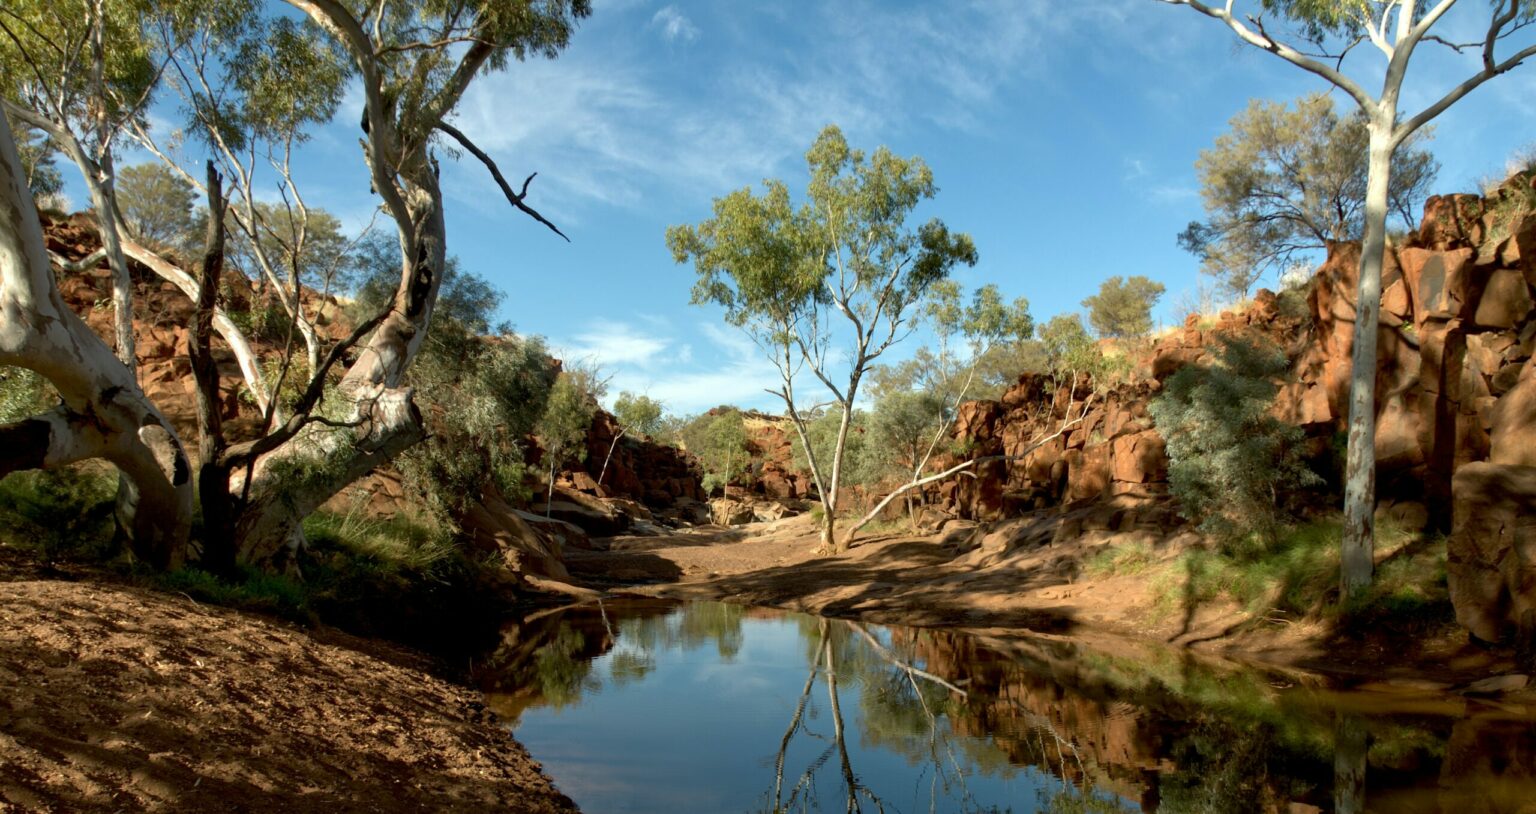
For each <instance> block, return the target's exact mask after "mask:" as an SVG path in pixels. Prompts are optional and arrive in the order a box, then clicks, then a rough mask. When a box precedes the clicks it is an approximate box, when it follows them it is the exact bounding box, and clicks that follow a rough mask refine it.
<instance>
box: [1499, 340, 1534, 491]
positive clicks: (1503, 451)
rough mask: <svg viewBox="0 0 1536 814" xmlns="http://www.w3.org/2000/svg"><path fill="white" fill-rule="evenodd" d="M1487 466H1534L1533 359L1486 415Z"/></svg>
mask: <svg viewBox="0 0 1536 814" xmlns="http://www.w3.org/2000/svg"><path fill="white" fill-rule="evenodd" d="M1489 424H1490V425H1491V432H1490V433H1489V436H1490V440H1489V447H1490V450H1489V456H1488V460H1489V462H1491V463H1496V464H1507V465H1515V466H1536V359H1532V360H1529V361H1527V362H1526V363H1525V368H1524V369H1523V370H1522V371H1521V373H1520V376H1519V378H1518V379H1517V380H1516V382H1515V385H1514V386H1513V387H1511V388H1510V390H1509V392H1507V393H1505V394H1504V395H1503V396H1500V397H1499V400H1498V401H1496V402H1494V405H1493V409H1492V410H1491V411H1490V413H1489Z"/></svg>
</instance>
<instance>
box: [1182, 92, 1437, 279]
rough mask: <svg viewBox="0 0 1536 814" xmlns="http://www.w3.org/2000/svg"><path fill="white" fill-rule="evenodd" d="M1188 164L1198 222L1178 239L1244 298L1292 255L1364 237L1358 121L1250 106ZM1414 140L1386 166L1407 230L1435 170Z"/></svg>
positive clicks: (1306, 105)
mask: <svg viewBox="0 0 1536 814" xmlns="http://www.w3.org/2000/svg"><path fill="white" fill-rule="evenodd" d="M1228 126H1229V129H1228V131H1227V132H1226V133H1223V134H1222V135H1221V136H1219V137H1217V139H1216V143H1215V144H1214V145H1212V146H1211V147H1209V148H1207V149H1205V150H1203V151H1201V153H1200V159H1199V161H1197V162H1196V163H1195V169H1196V172H1197V173H1198V175H1199V179H1200V195H1201V198H1202V199H1203V201H1204V203H1205V211H1206V215H1207V220H1206V221H1204V222H1194V223H1191V224H1190V225H1189V228H1187V229H1186V230H1185V231H1184V232H1183V233H1182V234H1180V235H1179V245H1180V246H1182V247H1184V248H1185V249H1187V250H1188V251H1190V252H1192V253H1193V254H1195V255H1196V256H1197V257H1199V258H1200V259H1201V261H1202V271H1204V272H1205V273H1207V274H1210V275H1211V276H1213V277H1215V278H1217V279H1218V280H1220V281H1221V283H1222V284H1223V286H1224V287H1225V288H1226V289H1228V290H1229V291H1230V292H1231V293H1232V294H1234V295H1236V296H1238V297H1245V296H1247V294H1248V291H1249V289H1251V288H1252V287H1253V285H1254V283H1256V282H1257V281H1258V280H1259V279H1261V278H1262V277H1263V276H1264V275H1265V274H1267V273H1269V272H1271V271H1276V270H1279V271H1283V270H1284V269H1285V268H1286V267H1287V266H1289V265H1291V264H1292V263H1293V262H1294V261H1295V260H1296V259H1297V256H1298V254H1300V253H1304V252H1307V251H1311V250H1316V249H1322V248H1325V247H1326V246H1327V245H1328V243H1329V242H1333V241H1344V240H1359V239H1360V238H1361V236H1362V235H1363V234H1364V232H1365V187H1366V179H1367V175H1368V166H1367V164H1368V162H1367V161H1366V152H1367V150H1366V148H1367V145H1368V143H1369V141H1370V135H1369V133H1367V132H1366V124H1365V117H1364V116H1363V115H1362V114H1361V113H1359V112H1358V111H1357V112H1354V113H1352V114H1348V115H1343V116H1341V115H1340V114H1339V112H1338V110H1337V109H1336V107H1335V105H1334V102H1333V98H1332V97H1330V96H1328V95H1327V94H1324V93H1314V94H1312V95H1309V96H1304V97H1302V98H1301V99H1298V100H1296V101H1295V102H1294V103H1293V104H1289V105H1288V104H1285V103H1283V102H1271V101H1268V100H1264V99H1254V100H1253V101H1252V102H1250V103H1249V105H1248V107H1247V108H1246V109H1245V110H1243V111H1242V112H1241V113H1238V114H1237V115H1236V116H1234V117H1232V120H1231V121H1230V122H1229V123H1228ZM1426 138H1427V135H1426V134H1425V133H1422V132H1421V133H1419V134H1416V135H1415V136H1414V137H1413V138H1411V139H1410V140H1409V141H1408V142H1407V143H1406V144H1404V145H1403V146H1402V147H1401V148H1399V149H1398V151H1397V152H1396V154H1394V156H1393V159H1392V180H1391V186H1390V187H1389V190H1388V195H1389V199H1388V203H1389V207H1390V210H1391V213H1392V215H1393V217H1394V218H1395V219H1396V220H1397V222H1398V223H1399V224H1400V225H1402V226H1403V227H1405V228H1412V227H1413V226H1414V224H1415V223H1416V219H1417V217H1418V210H1419V208H1421V207H1422V205H1423V202H1424V198H1425V197H1427V195H1428V190H1429V186H1430V184H1431V183H1433V182H1434V179H1435V175H1436V173H1437V171H1438V169H1439V165H1438V163H1437V162H1436V161H1435V159H1434V156H1432V155H1431V154H1430V153H1429V152H1428V151H1427V150H1423V149H1419V148H1418V145H1419V144H1421V143H1422V142H1423V141H1424V140H1425V139H1426Z"/></svg>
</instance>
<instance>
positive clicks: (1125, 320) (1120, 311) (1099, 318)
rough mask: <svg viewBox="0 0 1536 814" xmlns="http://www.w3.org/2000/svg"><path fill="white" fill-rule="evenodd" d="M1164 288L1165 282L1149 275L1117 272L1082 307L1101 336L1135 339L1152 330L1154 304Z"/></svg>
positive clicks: (1084, 301)
mask: <svg viewBox="0 0 1536 814" xmlns="http://www.w3.org/2000/svg"><path fill="white" fill-rule="evenodd" d="M1163 290H1164V289H1163V284H1162V283H1157V282H1153V281H1152V280H1151V279H1149V278H1147V277H1142V276H1140V275H1137V276H1134V277H1121V276H1120V275H1118V274H1117V275H1115V276H1113V277H1111V278H1109V279H1107V280H1105V281H1104V282H1103V283H1101V284H1100V285H1099V293H1097V294H1095V295H1093V296H1091V297H1088V298H1087V299H1085V300H1083V307H1084V308H1087V309H1088V322H1089V323H1090V324H1092V325H1093V329H1094V330H1095V331H1097V332H1098V333H1099V335H1100V336H1106V337H1112V338H1115V339H1136V338H1139V337H1143V336H1146V335H1147V334H1148V333H1149V332H1150V331H1151V330H1152V306H1154V305H1156V304H1157V301H1158V299H1159V298H1161V297H1162V296H1163Z"/></svg>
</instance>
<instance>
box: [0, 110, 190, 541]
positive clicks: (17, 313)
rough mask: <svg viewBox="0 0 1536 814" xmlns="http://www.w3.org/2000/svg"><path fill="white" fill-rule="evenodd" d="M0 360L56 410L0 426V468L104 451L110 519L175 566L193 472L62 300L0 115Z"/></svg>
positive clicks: (47, 464)
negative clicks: (111, 489)
mask: <svg viewBox="0 0 1536 814" xmlns="http://www.w3.org/2000/svg"><path fill="white" fill-rule="evenodd" d="M0 364H8V365H16V366H20V367H26V368H30V369H32V370H35V371H37V372H39V373H41V374H42V375H43V376H45V377H46V378H47V379H48V380H49V382H50V383H51V384H53V386H54V388H55V389H56V390H57V391H58V392H59V396H60V399H61V402H62V403H61V404H60V406H59V407H58V408H56V409H54V410H52V411H50V412H48V413H45V414H43V415H41V416H36V417H34V418H31V419H28V420H25V421H21V422H17V423H15V424H12V425H9V426H7V427H5V428H3V429H0V438H3V439H4V441H5V443H4V444H3V446H0V449H4V452H3V453H0V457H3V459H4V463H0V472H8V471H14V470H16V469H25V468H52V467H57V466H61V465H63V464H66V463H70V462H73V461H77V460H82V459H85V458H94V457H102V458H106V459H107V460H110V461H111V462H113V463H114V464H116V465H117V467H118V469H119V470H120V471H121V473H122V475H123V477H124V483H125V486H126V488H125V489H124V490H123V491H122V493H121V494H120V495H119V500H118V521H119V526H120V529H121V531H122V532H123V533H124V534H125V535H126V536H127V537H128V540H129V542H130V544H131V545H132V546H133V550H134V553H135V554H136V555H137V556H138V557H139V558H140V559H143V560H145V561H147V562H149V563H150V564H152V565H154V566H157V567H161V568H175V567H177V566H179V565H180V564H181V563H182V562H183V561H184V558H185V556H186V543H187V535H188V533H189V532H190V530H191V524H192V478H191V471H190V467H189V465H188V462H187V458H186V454H185V452H184V450H183V447H182V444H181V440H180V439H179V438H178V437H177V436H176V431H175V429H174V428H172V427H171V425H170V423H169V422H168V421H166V419H165V417H164V416H163V415H162V414H161V413H160V411H159V410H158V409H156V408H155V406H154V404H153V403H151V402H150V401H149V399H148V398H146V397H145V395H144V392H143V391H142V390H140V389H139V385H138V382H137V381H136V380H135V378H134V375H133V371H132V370H130V369H129V368H128V367H127V366H126V365H124V364H123V363H122V362H121V361H120V360H119V359H117V358H116V357H114V356H113V354H112V351H111V350H110V349H109V348H108V347H107V346H106V344H105V343H103V342H102V341H101V339H100V338H98V337H97V336H96V334H95V333H93V332H92V331H91V329H90V328H89V327H87V326H86V324H85V322H83V321H82V320H81V319H80V318H79V317H78V316H76V315H75V314H74V312H72V311H70V310H69V308H68V307H66V306H65V305H64V300H63V297H62V296H61V295H60V294H59V290H58V287H57V286H56V285H55V284H54V277H53V270H52V269H51V268H50V267H49V261H48V254H47V249H46V245H45V243H44V241H43V232H42V225H41V223H39V221H38V218H37V210H36V207H35V206H34V205H33V202H32V196H31V193H30V192H29V191H28V189H27V186H26V175H25V173H24V172H23V171H22V168H21V161H20V159H19V157H18V156H17V153H16V145H15V142H14V141H13V140H12V136H11V129H10V124H9V122H8V121H7V119H6V117H5V116H4V115H0Z"/></svg>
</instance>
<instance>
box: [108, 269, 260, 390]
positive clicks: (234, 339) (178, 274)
mask: <svg viewBox="0 0 1536 814" xmlns="http://www.w3.org/2000/svg"><path fill="white" fill-rule="evenodd" d="M123 253H124V254H126V255H128V256H129V257H131V258H133V259H134V260H136V261H138V262H140V263H142V264H144V266H145V268H148V269H149V270H150V271H153V272H154V273H155V274H157V275H159V276H160V278H161V279H163V280H165V281H166V282H168V283H171V284H172V285H174V286H176V287H177V288H179V289H181V292H182V293H183V294H186V295H187V297H189V298H190V299H191V300H192V301H193V302H197V297H198V291H199V288H198V284H197V280H194V279H193V278H192V275H191V274H188V273H187V272H186V270H185V269H182V268H181V267H179V266H177V265H175V264H174V263H171V262H170V261H168V260H166V259H165V258H163V257H161V256H160V255H158V254H156V253H155V252H153V251H151V250H149V249H148V248H146V247H144V246H143V245H141V244H139V243H136V242H134V241H132V240H125V241H123ZM213 329H214V330H216V331H218V332H219V336H221V337H223V338H224V342H225V344H227V345H229V350H230V352H231V353H233V354H234V355H235V361H236V362H238V363H239V365H240V375H241V377H242V378H243V379H245V386H246V387H247V388H248V389H249V390H250V391H251V396H252V397H253V398H254V399H255V400H256V409H258V410H260V411H262V412H263V413H265V412H266V411H267V404H268V402H269V401H270V398H271V397H270V395H269V394H268V392H267V382H266V380H265V379H263V378H262V377H261V362H260V360H259V359H257V358H256V351H255V350H253V349H252V348H251V343H250V342H249V341H248V340H246V338H245V334H244V333H242V332H241V330H240V327H239V326H238V325H236V324H235V323H234V322H233V321H231V320H230V318H229V315H228V314H226V313H225V312H224V309H223V308H216V309H214V312H213ZM279 420H281V419H279Z"/></svg>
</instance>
